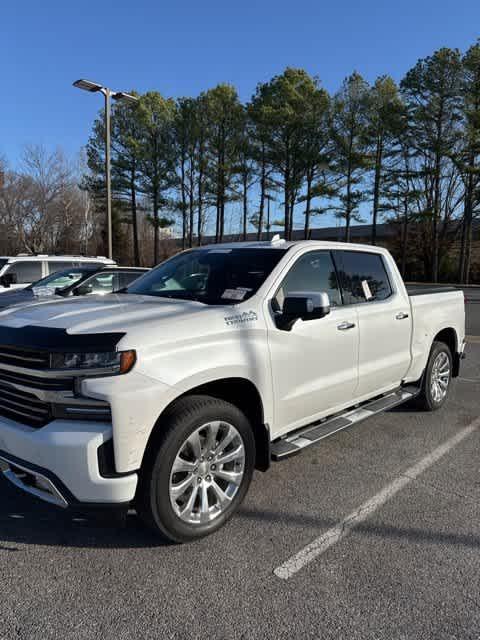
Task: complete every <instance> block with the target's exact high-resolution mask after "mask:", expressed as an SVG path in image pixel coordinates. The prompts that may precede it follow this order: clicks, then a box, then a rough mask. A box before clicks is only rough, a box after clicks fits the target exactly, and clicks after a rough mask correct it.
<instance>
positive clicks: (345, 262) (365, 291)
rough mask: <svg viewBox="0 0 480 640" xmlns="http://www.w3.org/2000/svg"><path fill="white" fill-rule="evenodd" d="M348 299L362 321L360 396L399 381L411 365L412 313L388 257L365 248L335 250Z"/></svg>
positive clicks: (344, 291)
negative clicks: (364, 249)
mask: <svg viewBox="0 0 480 640" xmlns="http://www.w3.org/2000/svg"><path fill="white" fill-rule="evenodd" d="M334 255H335V261H336V263H337V269H338V273H339V278H340V282H341V285H342V293H343V299H344V303H345V304H346V305H347V306H350V307H353V308H355V310H356V312H357V314H358V324H359V331H360V334H359V362H358V387H357V391H356V396H357V397H358V398H360V397H363V396H366V395H374V394H375V393H377V392H378V393H381V392H383V391H385V390H387V389H390V388H393V387H395V386H398V385H399V384H400V382H401V381H402V379H403V378H404V377H405V375H406V373H407V371H408V368H409V366H410V339H411V331H412V319H411V314H410V305H409V302H408V299H406V297H405V296H404V295H403V292H401V291H396V290H395V286H394V283H393V281H392V278H391V276H390V275H389V273H388V269H387V267H386V264H385V261H384V258H383V256H382V255H381V254H379V253H373V252H372V253H369V252H366V251H336V252H334Z"/></svg>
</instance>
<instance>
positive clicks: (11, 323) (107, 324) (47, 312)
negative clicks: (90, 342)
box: [0, 294, 225, 334]
mask: <svg viewBox="0 0 480 640" xmlns="http://www.w3.org/2000/svg"><path fill="white" fill-rule="evenodd" d="M218 309H219V307H209V306H207V305H205V304H202V303H200V302H196V301H190V300H174V299H171V298H154V297H152V296H140V295H134V294H110V295H108V296H85V297H80V298H78V299H73V300H72V299H69V300H65V301H63V300H62V301H41V302H37V303H33V304H32V303H31V304H26V305H22V306H16V307H14V308H10V309H6V310H4V311H1V312H0V326H3V327H16V328H20V327H26V326H41V327H49V328H61V329H65V330H66V331H67V333H69V334H77V333H89V332H95V333H103V332H110V331H119V332H124V333H128V332H129V331H130V330H132V329H134V328H136V329H138V328H139V325H140V324H141V325H143V324H144V323H149V322H155V323H156V322H157V321H160V320H166V319H167V318H168V319H169V320H170V321H173V322H176V321H178V319H179V318H180V317H181V316H184V315H186V314H188V315H192V314H196V313H205V312H209V311H210V312H213V313H214V314H215V310H217V313H218ZM221 309H223V311H224V310H225V309H224V307H221Z"/></svg>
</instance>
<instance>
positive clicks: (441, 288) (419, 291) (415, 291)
mask: <svg viewBox="0 0 480 640" xmlns="http://www.w3.org/2000/svg"><path fill="white" fill-rule="evenodd" d="M405 287H406V289H407V293H408V295H409V296H426V295H431V294H432V293H447V292H451V291H458V289H456V288H455V287H451V286H449V285H431V284H407V285H405Z"/></svg>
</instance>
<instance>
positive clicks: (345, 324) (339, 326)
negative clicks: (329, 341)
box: [337, 322, 355, 331]
mask: <svg viewBox="0 0 480 640" xmlns="http://www.w3.org/2000/svg"><path fill="white" fill-rule="evenodd" d="M354 327H355V323H354V322H341V323H340V324H337V329H338V330H339V331H348V329H353V328H354Z"/></svg>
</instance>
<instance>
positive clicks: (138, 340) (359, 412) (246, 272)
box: [0, 239, 465, 542]
mask: <svg viewBox="0 0 480 640" xmlns="http://www.w3.org/2000/svg"><path fill="white" fill-rule="evenodd" d="M0 345H1V347H0V460H1V463H2V466H3V470H4V473H5V476H6V477H7V478H8V479H10V480H11V481H12V482H13V483H15V484H16V485H17V486H18V487H20V488H22V489H23V490H25V491H27V492H29V493H31V494H34V495H36V496H38V497H39V498H43V499H44V500H47V501H49V502H51V503H54V504H57V505H60V506H63V507H67V506H73V507H76V508H78V507H80V508H86V507H88V506H99V505H106V506H110V507H112V506H116V507H118V508H119V509H121V510H125V509H127V508H128V507H129V506H130V505H132V504H133V505H134V506H135V508H136V509H137V511H138V512H139V514H140V515H141V516H142V517H143V518H144V519H145V520H146V521H147V522H148V523H150V524H151V525H152V526H153V527H154V528H155V529H156V530H157V531H159V532H161V533H162V534H163V535H165V536H167V537H168V538H169V539H171V540H173V541H177V542H185V541H189V540H193V539H195V538H199V537H201V536H204V535H206V534H209V533H211V532H213V531H215V530H216V529H218V528H219V527H220V526H221V525H222V524H224V522H225V521H226V520H227V519H228V518H229V517H230V516H231V515H232V514H233V513H234V512H235V510H236V509H237V508H238V506H239V504H240V503H241V501H242V499H243V497H244V496H245V494H246V492H247V490H248V486H249V484H250V480H251V477H252V473H253V470H254V469H255V468H257V469H260V470H266V469H267V468H268V466H269V464H270V461H271V460H281V459H282V458H285V457H287V456H290V455H294V454H297V453H299V452H301V451H302V449H304V448H305V447H309V446H312V445H314V444H315V443H317V442H319V441H321V440H322V439H323V438H325V437H327V436H329V435H331V434H333V433H335V432H337V431H339V430H341V429H345V428H348V427H351V426H352V425H353V424H355V423H356V422H359V421H360V420H363V419H365V418H368V417H370V416H372V415H374V414H375V413H378V412H380V411H385V410H387V409H389V408H391V407H393V406H395V405H397V404H400V403H402V402H406V401H410V400H415V401H416V402H417V404H418V405H419V406H420V407H422V408H424V409H428V410H435V409H439V408H440V407H441V406H442V405H443V403H444V402H445V400H446V398H447V395H448V392H449V390H450V385H451V381H452V378H453V377H455V376H457V375H458V372H459V366H460V360H461V358H462V355H463V352H464V346H465V312H464V300H463V294H462V292H460V291H456V290H454V289H448V288H445V289H443V290H442V289H428V288H424V289H422V290H416V291H413V292H411V293H409V292H407V290H406V288H405V286H404V284H403V281H402V279H401V277H400V274H399V272H398V270H397V268H396V266H395V263H394V261H393V259H392V257H391V256H390V254H389V253H388V251H386V250H385V249H381V248H379V247H372V246H363V245H356V244H344V243H329V242H316V241H305V242H297V243H287V242H283V241H281V240H279V239H274V240H273V241H272V242H266V243H240V244H231V245H215V246H209V247H201V248H198V249H193V250H190V251H187V252H184V253H181V254H179V255H177V256H175V257H173V258H171V259H170V260H168V261H166V262H165V263H163V264H162V265H160V266H159V267H157V268H156V269H154V270H152V271H150V272H149V273H147V274H145V275H144V276H142V277H141V278H139V279H138V280H137V281H136V282H135V283H134V284H133V285H131V286H130V288H129V289H128V292H127V293H125V294H113V295H110V296H106V297H103V298H102V297H96V296H93V297H92V296H85V297H84V298H79V299H76V300H68V301H65V302H52V303H49V302H47V303H45V304H42V305H38V306H32V307H24V308H22V309H20V310H17V311H15V310H13V311H8V310H7V311H4V312H2V313H0ZM372 463H374V461H372Z"/></svg>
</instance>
